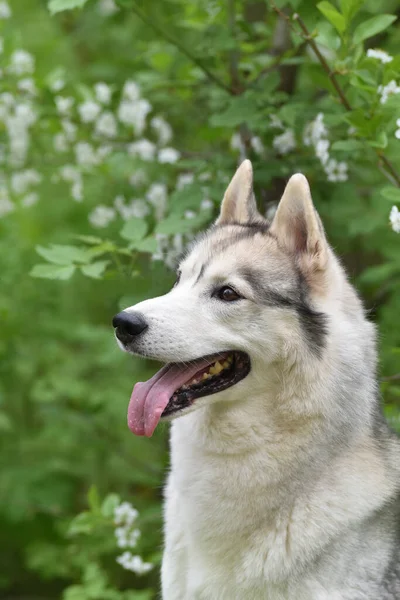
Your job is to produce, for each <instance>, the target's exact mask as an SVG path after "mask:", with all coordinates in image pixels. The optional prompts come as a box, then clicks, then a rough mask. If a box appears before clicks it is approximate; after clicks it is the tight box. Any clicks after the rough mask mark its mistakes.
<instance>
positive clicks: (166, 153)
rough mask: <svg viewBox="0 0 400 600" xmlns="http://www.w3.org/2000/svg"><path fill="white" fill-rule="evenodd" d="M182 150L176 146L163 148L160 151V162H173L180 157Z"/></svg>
mask: <svg viewBox="0 0 400 600" xmlns="http://www.w3.org/2000/svg"><path fill="white" fill-rule="evenodd" d="M180 156H181V154H180V152H178V150H175V148H162V150H160V151H159V153H158V162H159V163H162V164H166V163H169V164H173V163H176V162H177V161H178V160H179V159H180Z"/></svg>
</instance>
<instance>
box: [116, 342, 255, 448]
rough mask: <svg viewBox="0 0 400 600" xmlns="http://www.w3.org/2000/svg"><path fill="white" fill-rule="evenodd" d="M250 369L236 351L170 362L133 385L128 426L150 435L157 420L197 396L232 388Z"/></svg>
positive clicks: (188, 404) (188, 403)
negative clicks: (151, 375) (188, 360)
mask: <svg viewBox="0 0 400 600" xmlns="http://www.w3.org/2000/svg"><path fill="white" fill-rule="evenodd" d="M250 368H251V365H250V358H249V357H248V355H247V354H245V353H244V352H239V351H236V350H234V351H231V352H220V353H219V354H214V355H212V356H205V357H203V358H199V359H196V360H194V361H190V363H169V364H167V365H165V367H163V368H162V369H161V370H160V371H158V373H156V374H155V375H154V376H153V377H152V378H151V379H149V380H148V381H146V382H144V383H137V384H136V385H135V387H134V388H133V392H132V396H131V400H130V402H129V408H128V426H129V428H130V430H131V431H132V432H133V433H135V434H136V435H146V436H148V437H150V436H151V435H152V434H153V432H154V430H155V428H156V427H157V424H158V422H159V421H160V419H162V418H167V417H171V416H172V415H175V414H177V413H179V412H180V411H182V410H184V409H186V408H188V407H190V406H191V405H192V404H193V403H194V402H195V400H196V399H197V398H201V397H203V396H209V395H211V394H216V393H217V392H221V391H223V390H226V389H227V388H229V387H232V386H233V385H235V384H236V383H238V382H239V381H241V380H242V379H244V378H245V377H246V376H247V375H248V374H249V372H250Z"/></svg>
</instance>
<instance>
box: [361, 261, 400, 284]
mask: <svg viewBox="0 0 400 600" xmlns="http://www.w3.org/2000/svg"><path fill="white" fill-rule="evenodd" d="M399 271H400V265H399V263H398V262H393V263H390V262H389V263H384V264H383V265H376V266H373V267H368V269H365V271H363V272H362V274H361V275H360V277H359V278H358V280H359V282H360V283H369V284H374V285H378V284H382V283H384V282H385V281H386V280H387V279H388V278H389V277H391V276H392V275H395V274H396V273H399Z"/></svg>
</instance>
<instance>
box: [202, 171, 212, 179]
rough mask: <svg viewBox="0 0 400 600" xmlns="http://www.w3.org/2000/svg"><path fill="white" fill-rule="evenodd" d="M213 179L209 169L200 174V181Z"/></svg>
mask: <svg viewBox="0 0 400 600" xmlns="http://www.w3.org/2000/svg"><path fill="white" fill-rule="evenodd" d="M210 179H211V173H209V172H208V171H204V173H201V175H199V181H209V180H210Z"/></svg>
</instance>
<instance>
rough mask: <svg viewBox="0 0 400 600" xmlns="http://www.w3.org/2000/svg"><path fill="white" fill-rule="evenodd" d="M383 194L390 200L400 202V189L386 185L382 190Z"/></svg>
mask: <svg viewBox="0 0 400 600" xmlns="http://www.w3.org/2000/svg"><path fill="white" fill-rule="evenodd" d="M381 195H382V196H383V197H384V198H387V199H388V200H390V201H391V202H400V189H399V188H396V187H393V186H387V187H384V188H383V189H382V190H381Z"/></svg>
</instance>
